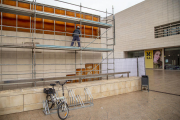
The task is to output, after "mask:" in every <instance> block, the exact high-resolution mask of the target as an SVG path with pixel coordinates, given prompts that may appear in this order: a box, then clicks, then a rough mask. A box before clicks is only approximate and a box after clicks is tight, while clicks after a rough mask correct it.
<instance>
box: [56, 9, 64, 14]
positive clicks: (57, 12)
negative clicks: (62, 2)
mask: <svg viewBox="0 0 180 120" xmlns="http://www.w3.org/2000/svg"><path fill="white" fill-rule="evenodd" d="M55 13H56V14H61V15H65V11H64V10H59V9H55Z"/></svg>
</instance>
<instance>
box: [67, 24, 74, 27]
mask: <svg viewBox="0 0 180 120" xmlns="http://www.w3.org/2000/svg"><path fill="white" fill-rule="evenodd" d="M66 26H71V27H74V26H75V24H74V23H66Z"/></svg>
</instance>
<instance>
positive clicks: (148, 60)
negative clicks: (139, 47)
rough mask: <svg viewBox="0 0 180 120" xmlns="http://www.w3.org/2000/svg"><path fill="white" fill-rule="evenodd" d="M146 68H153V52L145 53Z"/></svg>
mask: <svg viewBox="0 0 180 120" xmlns="http://www.w3.org/2000/svg"><path fill="white" fill-rule="evenodd" d="M145 65H146V68H153V50H148V51H145Z"/></svg>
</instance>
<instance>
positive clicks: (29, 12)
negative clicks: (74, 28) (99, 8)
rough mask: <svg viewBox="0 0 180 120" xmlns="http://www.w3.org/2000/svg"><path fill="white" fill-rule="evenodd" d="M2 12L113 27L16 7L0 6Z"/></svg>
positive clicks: (107, 25)
mask: <svg viewBox="0 0 180 120" xmlns="http://www.w3.org/2000/svg"><path fill="white" fill-rule="evenodd" d="M0 12H5V13H11V14H17V15H24V16H31V17H34V13H35V14H36V17H37V18H44V19H51V20H58V21H62V22H69V23H74V24H80V23H81V24H82V25H89V26H94V27H101V28H111V27H112V25H111V24H107V23H103V22H96V21H91V20H86V19H80V18H76V17H69V16H64V15H58V14H54V13H48V12H41V11H37V10H29V9H25V8H20V7H14V6H10V5H5V4H1V5H0Z"/></svg>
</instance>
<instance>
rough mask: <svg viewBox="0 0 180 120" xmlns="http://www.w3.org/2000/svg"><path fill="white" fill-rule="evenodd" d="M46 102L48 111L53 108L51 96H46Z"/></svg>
mask: <svg viewBox="0 0 180 120" xmlns="http://www.w3.org/2000/svg"><path fill="white" fill-rule="evenodd" d="M46 100H47V102H48V107H49V110H50V109H51V108H52V107H53V106H54V103H53V102H52V100H51V95H47V96H46Z"/></svg>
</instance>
